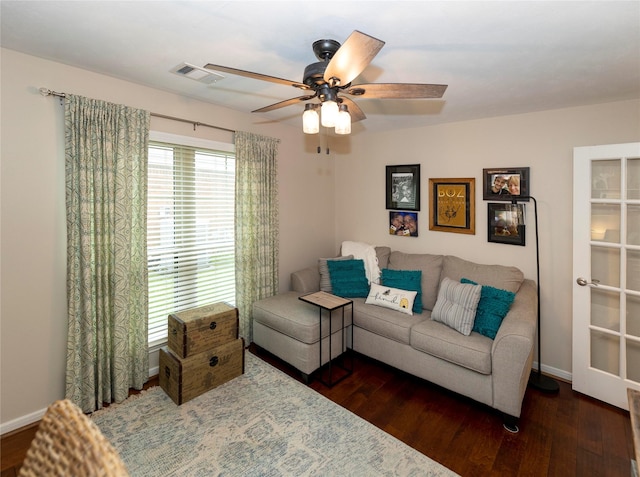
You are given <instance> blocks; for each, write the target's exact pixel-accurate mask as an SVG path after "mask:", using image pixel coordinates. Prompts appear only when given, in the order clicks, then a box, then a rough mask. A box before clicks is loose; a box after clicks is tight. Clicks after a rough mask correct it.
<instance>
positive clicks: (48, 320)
mask: <svg viewBox="0 0 640 477" xmlns="http://www.w3.org/2000/svg"><path fill="white" fill-rule="evenodd" d="M1 54H2V77H1V80H2V91H1V101H2V103H1V104H2V109H1V128H2V129H1V135H2V145H1V153H2V156H1V159H2V169H1V172H2V177H1V207H2V211H1V214H2V215H1V222H0V223H1V251H2V253H1V275H0V280H1V281H0V283H1V285H2V289H1V298H0V300H1V314H0V340H1V341H0V346H1V349H0V368H1V372H0V422H1V423H2V427H1V429H0V431H1V432H7V431H9V430H11V429H14V428H17V427H20V426H22V425H25V424H27V423H30V422H33V421H35V420H37V419H39V418H40V417H41V415H42V413H43V411H44V409H45V408H46V406H47V405H49V404H50V403H51V402H53V401H54V400H56V399H60V398H62V397H63V396H64V382H65V377H64V374H65V356H66V332H67V330H66V285H65V276H66V215H65V196H64V123H63V121H64V109H63V106H61V105H60V102H59V100H58V99H57V98H53V97H47V98H45V97H43V96H41V95H40V94H39V93H38V88H39V87H46V88H50V89H52V90H55V91H60V92H68V93H73V94H78V95H84V96H88V97H92V98H97V99H102V100H106V101H111V102H115V103H122V104H127V105H129V106H133V107H138V108H143V109H147V110H149V111H151V112H154V113H160V114H166V115H170V116H174V117H180V118H185V119H190V120H196V121H200V122H202V123H208V124H213V125H218V126H222V127H225V128H229V129H237V130H245V131H251V132H255V133H259V134H265V135H269V136H272V137H277V138H279V139H280V140H281V143H280V146H279V155H278V163H279V190H280V288H281V290H286V289H288V287H289V275H290V273H291V272H292V271H294V270H296V269H298V268H299V267H300V266H307V265H310V264H312V263H314V261H315V260H314V259H313V258H312V257H318V256H325V255H326V254H328V253H331V252H332V251H333V244H334V235H335V233H334V232H335V231H334V229H333V218H332V214H333V207H334V202H333V197H334V194H333V187H334V181H333V164H334V157H333V156H331V155H330V156H326V155H324V154H323V155H318V154H316V153H315V144H313V142H312V141H309V139H308V138H306V137H304V135H303V134H301V131H300V130H299V129H298V128H292V127H286V126H282V125H280V124H278V123H272V122H267V121H264V118H260V117H259V116H255V115H251V114H243V113H239V112H235V111H232V110H228V109H224V108H221V107H217V106H214V105H212V104H208V103H203V102H199V101H195V100H192V99H189V98H185V97H181V96H178V95H174V94H170V93H166V92H163V91H158V90H154V89H150V88H147V87H144V86H140V85H137V84H132V83H127V82H124V81H121V80H118V79H114V78H111V77H107V76H103V75H97V74H93V73H90V72H87V71H84V70H79V69H76V68H71V67H68V66H65V65H62V64H59V63H54V62H50V61H45V60H41V59H37V58H34V57H31V56H27V55H23V54H20V53H16V52H13V51H11V50H6V49H3V50H1ZM185 81H188V80H185ZM151 127H152V129H155V130H160V131H164V132H171V133H175V134H182V135H187V136H196V137H201V138H207V139H213V140H218V141H225V142H232V135H231V134H230V133H226V132H221V131H218V130H215V129H210V128H204V127H199V128H197V130H196V131H194V130H193V126H192V125H191V124H183V123H177V122H175V121H167V120H163V119H157V118H152V122H151ZM310 210H312V211H313V218H311V216H310V215H309V211H310ZM318 224H322V226H321V227H320V226H317V225H318Z"/></svg>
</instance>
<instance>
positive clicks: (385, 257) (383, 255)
mask: <svg viewBox="0 0 640 477" xmlns="http://www.w3.org/2000/svg"><path fill="white" fill-rule="evenodd" d="M375 249H376V257H377V258H378V267H380V269H381V270H382V269H383V268H387V266H388V265H389V255H391V248H390V247H385V246H377V247H375Z"/></svg>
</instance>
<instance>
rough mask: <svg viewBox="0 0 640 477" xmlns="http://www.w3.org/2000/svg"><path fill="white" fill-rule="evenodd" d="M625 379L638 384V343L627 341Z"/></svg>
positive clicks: (639, 354) (639, 355)
mask: <svg viewBox="0 0 640 477" xmlns="http://www.w3.org/2000/svg"><path fill="white" fill-rule="evenodd" d="M627 378H628V379H631V380H633V381H636V382H640V343H638V342H636V341H631V340H627Z"/></svg>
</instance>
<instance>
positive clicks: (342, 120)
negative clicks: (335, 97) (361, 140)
mask: <svg viewBox="0 0 640 477" xmlns="http://www.w3.org/2000/svg"><path fill="white" fill-rule="evenodd" d="M336 134H351V115H350V114H349V108H348V107H347V105H346V104H341V105H340V108H339V111H338V116H337V118H336Z"/></svg>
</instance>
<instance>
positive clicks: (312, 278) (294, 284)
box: [291, 267, 320, 293]
mask: <svg viewBox="0 0 640 477" xmlns="http://www.w3.org/2000/svg"><path fill="white" fill-rule="evenodd" d="M291 289H292V290H293V291H296V292H298V293H313V292H317V291H319V290H320V272H319V271H318V267H309V268H305V269H303V270H298V271H297V272H293V273H292V274H291Z"/></svg>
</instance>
